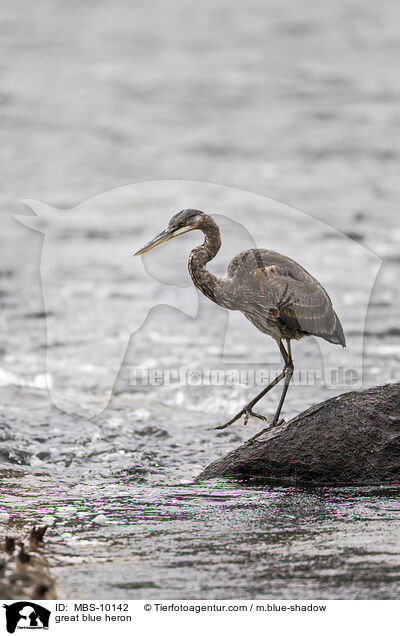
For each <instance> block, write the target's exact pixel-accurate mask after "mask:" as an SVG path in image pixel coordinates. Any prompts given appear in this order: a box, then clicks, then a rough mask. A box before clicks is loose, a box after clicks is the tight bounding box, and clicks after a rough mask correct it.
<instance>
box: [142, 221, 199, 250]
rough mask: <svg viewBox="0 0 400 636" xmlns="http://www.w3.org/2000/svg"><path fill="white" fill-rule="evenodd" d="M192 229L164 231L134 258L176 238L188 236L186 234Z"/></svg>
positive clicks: (183, 228) (168, 229)
mask: <svg viewBox="0 0 400 636" xmlns="http://www.w3.org/2000/svg"><path fill="white" fill-rule="evenodd" d="M192 229H193V228H191V227H182V228H179V229H178V230H174V229H172V230H171V229H170V228H169V227H167V229H166V230H163V231H162V232H160V234H157V236H155V237H154V238H153V239H152V240H151V241H149V242H148V243H146V245H145V246H144V247H142V248H141V249H140V250H138V251H137V252H135V254H134V256H140V255H141V254H144V253H145V252H148V251H149V250H152V249H153V247H157V245H161V244H162V243H166V242H167V241H169V240H170V239H172V238H175V236H180V235H181V234H186V232H189V231H190V230H192Z"/></svg>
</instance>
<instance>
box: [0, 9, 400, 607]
mask: <svg viewBox="0 0 400 636" xmlns="http://www.w3.org/2000/svg"><path fill="white" fill-rule="evenodd" d="M2 11H3V13H4V18H5V20H4V25H3V31H4V33H3V37H2V45H1V46H2V47H3V48H4V54H5V55H2V56H1V59H2V60H3V61H2V62H1V64H2V70H3V71H4V77H5V81H4V94H3V95H2V101H1V108H2V112H3V124H4V126H3V134H4V142H5V143H4V145H3V147H6V148H7V149H8V155H7V157H6V159H7V160H6V161H5V162H4V170H3V177H4V188H3V189H2V194H1V205H2V209H3V211H4V212H5V215H4V222H3V225H2V228H3V230H2V234H1V236H0V243H1V252H0V253H1V256H2V270H1V278H0V303H1V308H2V313H1V321H2V326H3V329H2V335H3V338H2V342H1V346H0V395H1V401H0V418H1V419H0V474H1V501H0V524H1V528H2V534H4V533H8V534H10V533H13V532H23V531H25V530H27V529H28V528H29V526H30V525H32V524H33V523H41V524H43V523H47V524H49V526H50V529H49V531H48V537H47V550H48V554H49V560H50V563H51V566H52V570H53V571H54V573H55V575H56V578H57V580H58V582H59V590H60V592H59V593H60V596H61V597H63V596H64V597H69V598H121V599H122V598H253V597H258V598H297V599H300V598H302V599H307V598H321V599H322V598H360V599H361V598H397V597H398V589H399V578H400V577H399V562H400V551H399V544H400V541H399V540H400V515H399V512H400V510H399V508H400V506H399V491H400V489H399V488H396V487H385V488H380V487H368V488H366V487H365V488H356V487H354V488H327V487H314V488H304V487H297V488H296V487H278V486H270V485H263V484H259V483H237V482H233V481H212V482H206V483H196V482H195V478H196V476H197V475H198V474H199V473H200V472H201V470H202V469H203V468H204V467H205V466H206V465H207V464H208V463H209V462H210V461H213V460H214V459H216V458H218V457H220V456H222V455H223V454H225V453H226V452H228V451H229V450H231V449H233V448H235V447H236V446H238V445H239V444H240V443H241V442H242V441H244V440H245V439H247V438H248V437H250V436H251V435H252V434H254V433H255V432H256V431H257V430H258V429H259V426H260V422H259V421H258V420H252V421H251V422H249V424H248V425H247V427H243V426H242V425H241V424H239V423H238V424H236V425H235V426H233V427H231V428H230V429H228V430H226V431H215V429H214V426H215V425H216V424H220V423H222V422H223V421H224V420H225V419H227V417H228V416H229V415H230V414H232V413H234V412H235V409H238V408H239V407H240V405H241V404H242V403H243V401H244V400H245V399H246V398H247V396H251V395H254V393H255V392H256V391H257V387H256V386H251V385H250V386H246V385H245V384H244V383H241V384H239V385H237V384H234V385H232V386H231V385H230V384H229V383H226V382H223V383H218V382H211V383H205V382H197V380H196V378H197V377H198V374H199V373H200V374H201V373H204V370H205V369H212V370H214V371H221V370H222V372H226V371H227V370H228V369H233V370H234V371H236V372H237V371H246V370H250V371H257V370H258V371H261V370H263V369H270V370H272V371H273V372H277V370H278V369H279V365H280V362H279V356H278V355H277V352H276V351H275V348H276V347H275V345H274V343H273V342H272V341H271V340H270V339H268V338H264V337H262V336H261V335H260V334H258V332H257V331H256V329H255V328H253V327H252V326H251V325H250V324H249V323H247V322H246V321H245V319H244V318H243V319H241V317H240V316H233V317H230V318H228V316H227V313H226V312H225V311H224V310H222V309H220V308H218V307H215V306H214V305H213V304H212V303H211V302H209V301H208V300H207V299H204V298H203V297H201V296H200V295H198V294H197V292H195V291H194V290H193V286H192V283H191V281H190V278H189V275H188V272H187V269H186V260H187V256H188V253H189V251H190V249H191V247H193V246H194V245H196V244H198V242H199V236H198V233H193V234H189V235H188V236H185V237H182V238H180V239H176V241H173V242H171V243H169V244H168V245H166V246H163V247H160V248H159V249H158V250H155V251H154V252H150V253H149V254H146V255H145V257H144V258H143V259H142V260H141V259H133V258H132V254H133V252H134V251H136V250H137V249H138V248H139V247H141V246H142V245H143V244H144V243H145V242H146V241H147V240H149V239H150V238H151V237H152V236H154V235H155V234H156V233H158V231H160V230H161V229H162V228H163V227H164V226H165V225H166V223H167V222H168V219H169V217H170V216H172V214H173V213H175V212H176V211H177V210H179V209H180V208H182V207H199V208H200V209H204V210H206V211H210V212H211V213H213V214H214V215H215V218H216V219H217V220H218V222H219V224H220V226H221V231H222V237H223V248H222V250H221V253H220V255H218V257H217V258H216V260H215V262H214V263H213V264H210V269H212V271H214V272H215V273H217V274H218V275H222V274H223V272H224V271H225V269H226V266H227V264H228V262H229V260H230V258H231V257H232V256H234V255H235V254H236V253H238V252H239V251H240V250H242V249H246V248H248V247H252V246H254V245H258V246H260V247H268V248H272V249H276V250H277V251H280V252H282V253H284V254H287V255H290V256H292V257H293V258H295V259H296V260H298V261H299V262H301V263H302V264H303V265H304V266H305V267H307V269H309V270H310V271H311V272H312V273H313V274H315V275H316V276H317V277H318V278H319V279H320V280H321V281H322V282H323V284H324V286H326V288H327V289H328V291H329V293H330V294H331V296H332V298H333V301H334V305H335V308H336V310H337V312H338V314H339V315H340V317H341V320H342V322H343V325H344V329H345V332H346V336H347V344H348V346H347V349H345V350H342V349H340V348H339V347H334V346H333V345H329V344H328V343H319V342H318V341H316V340H314V339H307V340H305V341H302V342H301V343H298V344H296V345H295V349H294V352H295V361H296V367H297V368H298V369H300V370H302V371H306V370H307V369H311V370H312V371H321V370H322V371H324V370H325V371H326V370H327V369H329V370H331V369H338V370H341V369H344V370H345V371H346V370H351V371H355V372H356V381H355V382H353V384H351V383H348V382H347V383H346V382H345V383H335V382H334V381H332V377H331V376H329V378H328V376H325V377H324V381H321V380H319V381H316V382H315V381H308V382H305V383H304V382H301V381H300V380H298V381H297V382H295V384H294V386H293V387H291V389H290V392H289V394H288V399H287V403H286V404H285V416H286V417H291V416H293V415H295V414H296V413H298V412H299V411H301V410H303V409H305V408H307V407H308V406H310V405H311V404H313V403H316V402H318V401H321V400H323V399H326V398H328V397H331V396H332V395H334V394H335V393H340V392H341V391H343V390H350V389H352V388H358V387H360V386H365V387H366V386H371V385H374V384H381V383H384V382H392V381H395V380H398V378H399V376H400V346H399V333H400V331H399V318H400V301H399V296H398V280H399V275H400V256H399V250H398V245H399V240H400V222H399V217H398V200H399V183H398V178H397V174H398V158H399V147H398V139H399V134H398V133H399V130H398V129H399V127H400V120H399V117H398V99H399V94H400V80H399V75H398V73H397V72H396V68H397V66H396V65H397V59H398V54H399V44H398V40H397V37H396V31H395V27H396V20H397V19H398V18H399V15H398V14H399V8H398V5H396V4H395V3H391V2H385V3H380V4H379V6H378V5H377V4H376V3H373V2H345V1H344V0H341V1H340V2H338V3H335V6H334V7H330V8H329V9H328V7H327V6H326V5H324V4H323V3H317V2H310V1H308V2H306V3H304V4H302V12H301V15H297V14H296V11H298V7H296V5H295V4H293V3H291V2H289V0H285V2H272V1H269V2H267V3H264V2H261V1H260V0H253V1H252V2H250V3H246V4H237V6H231V3H228V2H217V3H211V2H210V3H205V4H202V5H201V7H200V6H197V5H195V6H193V7H190V10H189V8H187V7H186V6H184V5H183V3H180V2H173V3H170V6H169V9H168V10H167V9H166V8H165V7H164V6H163V5H161V4H160V5H159V6H156V3H155V4H154V5H152V7H150V6H149V4H148V3H142V4H141V3H135V6H134V7H133V5H132V6H129V7H127V6H126V5H125V4H123V3H116V4H114V3H113V5H112V6H111V4H110V3H107V2H99V3H96V4H95V5H92V4H90V3H87V4H81V3H70V4H69V5H68V7H66V6H65V5H64V3H63V15H62V16H61V13H60V11H61V3H60V4H58V3H52V2H50V1H47V0H39V2H37V3H35V8H32V10H31V15H29V16H27V15H26V11H25V9H23V8H22V5H18V3H11V2H6V3H5V5H4V9H2ZM154 15H156V16H157V20H155V19H154ZM397 23H398V20H397ZM32 25H33V26H32ZM5 59H7V60H8V62H7V63H6V62H5V61H4V60H5ZM170 179H179V181H170ZM139 182H146V183H143V184H141V185H140V184H139ZM206 182H208V183H206ZM123 183H128V184H129V183H136V185H128V186H126V187H117V186H120V185H121V184H123ZM220 183H225V184H228V185H230V186H235V187H234V188H232V187H229V188H228V187H224V186H221V185H212V184H220ZM110 189H111V190H110ZM106 190H110V191H109V192H106ZM98 192H104V194H100V195H98V196H97V197H95V198H90V197H93V195H94V194H96V193H98ZM252 192H257V193H259V194H257V195H256V194H252ZM26 197H31V198H34V199H37V200H41V201H46V202H47V203H48V204H49V206H51V208H45V207H44V206H42V205H40V204H38V203H31V207H32V208H33V209H34V210H35V211H36V213H37V214H38V216H39V220H38V222H37V229H39V230H40V231H41V232H43V233H44V238H43V236H42V234H40V233H39V232H34V231H33V230H32V229H28V228H26V227H24V226H23V225H22V224H21V223H18V221H16V220H15V219H12V217H11V216H10V212H14V213H18V214H23V213H25V214H28V213H29V210H28V208H26V207H25V206H24V205H23V204H21V203H17V201H19V200H20V199H22V198H26ZM85 200H87V201H86V202H85V203H81V202H82V201H85ZM278 200H279V201H284V202H285V203H286V204H287V205H283V204H280V203H276V201H278ZM77 204H81V205H78V207H76V206H77ZM56 208H57V209H56ZM63 209H64V210H70V212H68V211H64V212H63ZM299 210H302V211H299ZM30 223H31V225H32V220H31V221H30ZM33 223H35V222H33ZM367 308H368V310H367ZM182 369H185V370H188V371H187V375H186V376H185V377H186V381H185V382H182V383H179V382H172V383H170V384H165V383H164V384H163V383H161V384H160V383H158V382H157V383H150V384H145V385H143V384H142V383H141V382H137V381H135V377H134V374H135V373H136V372H137V371H138V370H145V371H146V372H158V371H161V373H164V374H165V372H166V371H170V372H173V373H174V372H176V371H181V370H182ZM190 374H191V375H190ZM224 377H225V376H224ZM187 378H189V380H187ZM111 393H112V396H111V400H110V401H109V397H110V394H111ZM277 397H278V393H274V394H273V395H272V394H271V395H270V396H268V397H267V398H266V399H265V400H264V401H263V402H262V404H261V405H260V410H261V411H262V412H263V413H265V414H266V415H267V416H272V414H273V411H274V407H275V405H276V400H277Z"/></svg>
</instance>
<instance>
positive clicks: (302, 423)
mask: <svg viewBox="0 0 400 636" xmlns="http://www.w3.org/2000/svg"><path fill="white" fill-rule="evenodd" d="M215 477H234V478H240V479H243V478H252V477H258V478H263V479H265V480H269V481H271V482H277V483H293V484H294V483H325V484H389V483H390V484H393V483H396V484H399V483H400V383H399V382H398V383H396V384H387V385H385V386H378V387H374V388H372V389H368V390H365V391H353V392H351V393H344V394H342V395H340V396H338V397H334V398H332V399H330V400H327V401H326V402H322V403H321V404H317V405H316V406H313V407H311V408H310V409H308V410H307V411H304V413H301V414H300V415H298V416H297V417H295V418H294V419H292V420H291V421H290V422H287V423H284V424H282V425H281V426H280V427H278V428H276V429H273V430H271V431H270V432H266V433H263V434H262V435H261V436H259V437H257V439H256V438H252V439H250V440H249V441H248V442H246V443H245V444H243V445H242V446H240V447H239V448H237V449H236V450H234V451H232V452H231V453H229V454H228V455H226V456H225V457H223V458H221V459H218V460H217V461H215V462H213V463H212V464H210V465H209V466H208V467H207V468H206V469H205V470H204V471H203V472H202V473H201V474H200V475H199V477H198V479H199V480H202V479H212V478H215Z"/></svg>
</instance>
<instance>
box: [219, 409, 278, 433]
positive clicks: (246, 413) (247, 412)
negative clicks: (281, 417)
mask: <svg viewBox="0 0 400 636" xmlns="http://www.w3.org/2000/svg"><path fill="white" fill-rule="evenodd" d="M242 415H244V420H243V424H244V425H245V426H246V424H247V422H248V421H249V417H250V415H251V416H252V417H258V419H259V420H266V419H267V418H266V417H264V415H260V414H259V413H255V412H254V411H253V410H252V409H251V408H250V407H248V406H245V407H244V408H243V409H242V410H241V411H239V413H236V415H234V417H233V418H232V419H231V420H229V422H227V423H226V424H221V426H216V427H215V428H216V430H219V431H220V430H222V429H224V428H228V426H230V425H231V424H233V423H234V422H236V420H238V419H240V418H241V417H242Z"/></svg>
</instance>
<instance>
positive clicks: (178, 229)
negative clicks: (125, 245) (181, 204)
mask: <svg viewBox="0 0 400 636" xmlns="http://www.w3.org/2000/svg"><path fill="white" fill-rule="evenodd" d="M202 215H203V212H200V210H181V211H180V212H178V213H177V214H175V215H174V216H173V217H172V219H171V220H170V222H169V223H168V227H167V228H166V229H165V230H163V231H162V232H160V233H159V234H157V236H155V237H154V238H153V239H152V240H151V241H149V242H148V243H146V245H145V246H144V247H142V248H141V249H140V250H138V251H137V252H136V253H135V254H134V256H139V255H140V254H144V253H145V252H148V251H149V250H151V249H153V247H157V245H161V243H165V242H166V241H169V240H170V239H172V238H175V237H176V236H180V235H181V234H186V232H190V231H191V230H196V229H198V228H199V226H200V223H201V220H202Z"/></svg>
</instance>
